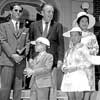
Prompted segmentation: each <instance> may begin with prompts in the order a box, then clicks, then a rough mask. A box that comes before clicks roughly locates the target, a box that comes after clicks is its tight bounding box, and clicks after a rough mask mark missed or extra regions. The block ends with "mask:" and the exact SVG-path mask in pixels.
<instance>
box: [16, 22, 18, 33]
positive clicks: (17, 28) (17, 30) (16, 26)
mask: <svg viewBox="0 0 100 100" xmlns="http://www.w3.org/2000/svg"><path fill="white" fill-rule="evenodd" d="M15 30H16V31H18V22H16V23H15Z"/></svg>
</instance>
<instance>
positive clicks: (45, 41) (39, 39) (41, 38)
mask: <svg viewBox="0 0 100 100" xmlns="http://www.w3.org/2000/svg"><path fill="white" fill-rule="evenodd" d="M37 42H40V43H43V44H45V45H47V46H50V41H49V40H48V39H47V38H45V37H39V38H37V39H36V40H35V41H31V44H33V45H36V43H37Z"/></svg>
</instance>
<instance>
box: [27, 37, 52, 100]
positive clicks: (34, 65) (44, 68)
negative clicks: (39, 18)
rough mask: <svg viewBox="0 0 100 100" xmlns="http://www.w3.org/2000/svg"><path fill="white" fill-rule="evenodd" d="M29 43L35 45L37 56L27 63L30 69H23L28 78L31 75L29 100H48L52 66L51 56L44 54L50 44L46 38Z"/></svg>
mask: <svg viewBox="0 0 100 100" xmlns="http://www.w3.org/2000/svg"><path fill="white" fill-rule="evenodd" d="M31 43H32V44H34V45H35V51H36V52H38V55H37V56H36V57H35V58H34V59H31V60H30V61H29V65H30V68H27V69H25V71H26V72H27V76H28V77H30V76H31V75H32V78H31V81H30V88H31V93H30V100H48V98H49V91H50V90H49V89H50V87H51V86H52V75H51V69H52V65H53V56H52V55H51V54H49V53H47V52H46V48H47V47H50V42H49V40H48V39H47V38H44V37H39V38H37V39H36V41H32V42H31Z"/></svg>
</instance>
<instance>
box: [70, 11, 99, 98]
mask: <svg viewBox="0 0 100 100" xmlns="http://www.w3.org/2000/svg"><path fill="white" fill-rule="evenodd" d="M94 25H95V18H94V17H93V15H91V14H87V13H86V12H79V13H78V14H77V18H76V19H75V20H74V21H73V26H79V27H80V28H81V30H82V39H81V43H83V44H85V45H86V46H87V48H88V50H89V52H90V54H91V55H96V54H97V53H98V51H99V46H98V42H97V39H96V36H95V35H94V33H92V32H89V29H91V28H92V27H93V26H94ZM70 46H71V45H70ZM87 72H88V76H89V83H90V86H91V88H90V91H94V90H95V69H94V66H93V65H92V67H90V68H88V69H87ZM90 93H91V92H86V93H85V95H84V99H85V96H86V94H87V99H85V100H89V97H90V96H91V95H90Z"/></svg>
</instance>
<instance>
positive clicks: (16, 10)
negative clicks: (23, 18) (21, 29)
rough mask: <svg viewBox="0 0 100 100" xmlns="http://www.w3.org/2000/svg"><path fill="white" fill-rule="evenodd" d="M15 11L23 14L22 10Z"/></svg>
mask: <svg viewBox="0 0 100 100" xmlns="http://www.w3.org/2000/svg"><path fill="white" fill-rule="evenodd" d="M14 11H15V12H18V11H19V13H22V10H18V9H15V10H14Z"/></svg>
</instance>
